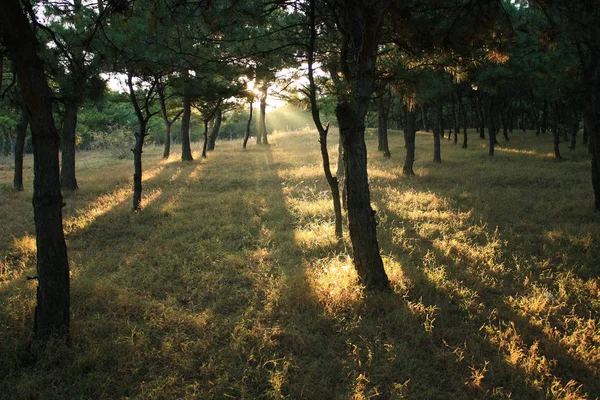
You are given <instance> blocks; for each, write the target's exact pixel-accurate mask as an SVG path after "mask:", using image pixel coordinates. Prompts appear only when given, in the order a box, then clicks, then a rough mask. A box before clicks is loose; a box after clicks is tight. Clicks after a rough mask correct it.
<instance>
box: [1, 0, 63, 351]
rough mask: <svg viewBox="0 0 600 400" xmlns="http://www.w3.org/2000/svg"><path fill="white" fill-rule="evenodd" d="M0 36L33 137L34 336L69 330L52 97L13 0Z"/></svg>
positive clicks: (7, 2) (4, 10) (7, 3)
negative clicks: (13, 69) (35, 301)
mask: <svg viewBox="0 0 600 400" xmlns="http://www.w3.org/2000/svg"><path fill="white" fill-rule="evenodd" d="M0 4H1V5H0V38H1V40H2V41H3V44H4V46H5V47H6V49H7V50H8V52H9V54H10V58H11V59H12V62H13V65H14V68H15V70H16V72H17V76H18V80H19V86H20V87H21V94H22V96H23V101H24V103H25V106H26V108H27V110H28V113H29V115H30V117H31V119H30V123H31V131H32V143H33V170H34V175H33V211H34V221H35V228H36V244H37V246H36V247H37V279H38V287H37V304H36V307H35V317H34V327H33V331H34V332H33V333H34V337H35V338H37V339H49V338H51V337H52V336H67V337H68V335H69V323H70V314H69V306H70V297H69V285H70V282H69V261H68V257H67V246H66V243H65V236H64V232H63V225H62V207H63V202H62V200H63V199H62V194H61V191H60V170H59V156H58V149H59V141H60V139H59V136H58V132H57V131H56V127H55V125H54V117H53V115H52V100H51V99H52V97H51V93H50V89H49V87H48V82H47V80H46V76H45V74H44V69H43V62H42V61H41V60H40V58H39V57H38V55H37V47H38V42H37V41H36V39H35V37H34V34H33V32H32V31H31V28H30V24H29V21H28V20H27V17H26V16H25V13H24V12H23V10H22V9H21V5H20V3H19V1H18V0H4V1H3V2H2V3H0Z"/></svg>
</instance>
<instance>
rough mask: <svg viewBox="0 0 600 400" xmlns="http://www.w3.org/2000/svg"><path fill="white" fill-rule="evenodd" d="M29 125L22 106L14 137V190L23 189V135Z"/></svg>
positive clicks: (27, 116)
mask: <svg viewBox="0 0 600 400" xmlns="http://www.w3.org/2000/svg"><path fill="white" fill-rule="evenodd" d="M28 125H29V114H28V113H27V110H26V109H25V107H24V106H23V107H22V108H21V112H20V114H19V122H17V129H16V138H15V173H14V177H13V187H14V188H15V189H16V190H19V191H21V190H23V151H24V149H25V137H26V135H27V126H28Z"/></svg>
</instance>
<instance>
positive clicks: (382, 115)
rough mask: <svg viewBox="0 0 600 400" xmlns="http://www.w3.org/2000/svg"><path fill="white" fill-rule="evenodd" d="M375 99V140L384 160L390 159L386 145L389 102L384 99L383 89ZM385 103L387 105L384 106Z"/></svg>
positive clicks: (387, 145) (390, 154) (388, 148)
mask: <svg viewBox="0 0 600 400" xmlns="http://www.w3.org/2000/svg"><path fill="white" fill-rule="evenodd" d="M378 94H379V96H378V97H377V111H378V112H377V117H378V118H377V139H378V144H379V151H381V152H383V156H384V157H385V158H390V157H391V156H392V153H391V152H390V147H389V144H388V117H389V113H390V107H389V100H388V99H386V92H385V88H383V90H381V91H380V92H379V93H378ZM386 103H387V104H386Z"/></svg>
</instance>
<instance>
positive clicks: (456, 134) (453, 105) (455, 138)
mask: <svg viewBox="0 0 600 400" xmlns="http://www.w3.org/2000/svg"><path fill="white" fill-rule="evenodd" d="M459 101H460V99H459ZM452 122H453V123H454V144H458V117H457V116H456V97H455V96H454V94H453V95H452Z"/></svg>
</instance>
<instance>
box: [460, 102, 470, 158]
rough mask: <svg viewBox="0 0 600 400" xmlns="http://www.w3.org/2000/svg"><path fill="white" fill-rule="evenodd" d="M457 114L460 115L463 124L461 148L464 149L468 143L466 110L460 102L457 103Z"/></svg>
mask: <svg viewBox="0 0 600 400" xmlns="http://www.w3.org/2000/svg"><path fill="white" fill-rule="evenodd" d="M458 114H459V115H460V117H461V120H462V125H463V144H462V148H463V149H466V148H467V144H468V137H467V110H466V109H465V107H464V105H463V104H462V102H459V103H458Z"/></svg>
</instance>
